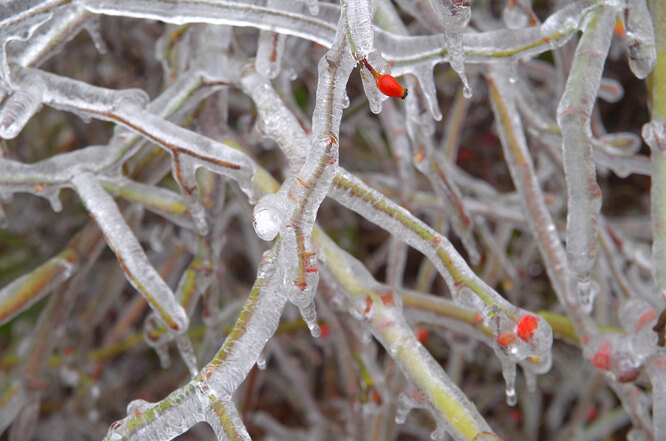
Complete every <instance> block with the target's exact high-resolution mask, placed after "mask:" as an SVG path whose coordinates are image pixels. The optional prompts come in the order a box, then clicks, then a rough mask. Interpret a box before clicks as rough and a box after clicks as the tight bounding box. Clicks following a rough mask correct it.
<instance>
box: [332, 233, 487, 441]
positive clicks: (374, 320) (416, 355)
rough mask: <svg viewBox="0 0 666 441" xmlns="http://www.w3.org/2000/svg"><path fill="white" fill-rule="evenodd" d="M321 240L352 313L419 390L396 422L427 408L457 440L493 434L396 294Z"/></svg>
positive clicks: (334, 247)
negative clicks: (411, 410) (427, 345)
mask: <svg viewBox="0 0 666 441" xmlns="http://www.w3.org/2000/svg"><path fill="white" fill-rule="evenodd" d="M319 239H320V240H321V242H322V243H324V244H325V253H326V255H325V259H326V262H327V263H328V264H329V269H330V271H331V273H332V276H333V277H335V279H336V281H337V283H339V284H340V285H341V286H342V288H343V289H344V290H346V291H347V293H348V300H349V306H348V309H349V312H350V314H352V316H354V317H356V318H357V319H359V320H360V321H362V322H364V323H366V324H367V326H368V329H369V330H370V331H371V332H372V334H373V335H374V337H375V338H377V339H378V340H379V341H380V342H381V343H382V345H383V346H384V348H385V349H386V351H387V352H388V353H389V354H390V355H391V357H393V359H394V360H395V361H396V363H397V364H398V366H399V367H400V369H401V370H402V372H403V373H404V374H405V376H406V377H407V378H408V379H409V380H410V381H411V382H412V383H413V384H414V385H415V386H417V387H418V392H417V393H416V396H417V398H416V399H414V400H409V397H406V398H407V399H408V402H407V403H405V402H404V401H405V398H403V404H402V405H401V408H400V409H399V411H398V414H397V416H396V421H398V422H400V421H401V420H402V421H404V418H405V417H406V414H407V412H408V411H409V408H411V407H413V406H414V405H417V406H418V405H421V403H424V404H425V405H426V407H427V408H428V409H429V410H431V412H432V413H433V416H434V417H435V419H436V420H437V423H438V425H440V426H441V427H442V430H446V431H447V432H448V433H450V434H451V435H452V436H453V438H454V439H456V440H469V439H473V438H474V437H475V436H477V435H478V434H479V433H483V432H490V428H489V426H488V424H487V423H486V421H485V420H484V419H483V417H481V415H480V414H479V413H478V411H477V409H476V407H475V406H474V405H473V404H472V403H471V402H470V401H469V399H467V397H466V396H465V395H464V394H463V393H462V391H460V390H459V389H458V387H457V386H456V385H455V384H454V383H453V382H452V381H451V379H450V378H449V377H448V376H447V375H446V373H445V372H444V370H443V369H442V367H441V365H440V364H439V363H437V361H436V360H435V359H434V358H433V357H432V355H430V353H429V352H428V351H427V350H426V349H425V348H424V347H423V345H422V344H421V343H420V342H419V341H418V340H417V338H416V337H415V336H414V333H413V331H412V329H411V328H410V327H409V325H408V324H407V322H406V320H405V318H404V316H403V314H402V304H401V300H400V298H399V296H398V294H397V293H395V292H393V291H392V290H391V289H390V288H389V287H387V286H384V285H381V284H380V283H378V282H377V281H376V280H375V279H374V278H373V277H372V275H371V274H370V273H369V272H368V270H367V269H366V268H365V266H364V265H363V264H362V263H361V262H359V261H358V260H357V259H355V258H353V257H352V256H350V255H348V254H346V253H345V252H343V251H342V250H340V249H339V248H338V247H337V246H336V245H335V244H333V243H332V242H331V241H330V239H328V238H325V237H323V236H322V237H320V238H319ZM350 274H351V275H352V276H351V277H350V276H349V275H350ZM421 397H423V398H421Z"/></svg>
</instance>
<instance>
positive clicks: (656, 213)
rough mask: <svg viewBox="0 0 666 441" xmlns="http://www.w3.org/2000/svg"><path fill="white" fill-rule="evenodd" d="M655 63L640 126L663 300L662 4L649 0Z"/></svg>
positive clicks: (665, 42)
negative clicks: (649, 168)
mask: <svg viewBox="0 0 666 441" xmlns="http://www.w3.org/2000/svg"><path fill="white" fill-rule="evenodd" d="M650 13H651V16H652V25H653V27H654V37H655V45H656V48H657V61H656V63H655V66H654V69H653V70H652V72H651V73H650V75H649V76H648V83H647V84H648V101H649V103H650V110H651V114H650V118H651V120H650V122H649V123H648V124H646V125H645V126H643V131H642V132H643V139H644V140H645V142H646V144H647V145H648V146H650V151H651V154H650V162H651V164H652V182H651V187H650V202H651V204H650V207H651V217H652V272H653V276H654V279H655V283H656V288H657V295H659V296H661V298H662V299H666V228H664V225H666V83H665V82H664V78H666V5H665V4H664V2H661V1H650Z"/></svg>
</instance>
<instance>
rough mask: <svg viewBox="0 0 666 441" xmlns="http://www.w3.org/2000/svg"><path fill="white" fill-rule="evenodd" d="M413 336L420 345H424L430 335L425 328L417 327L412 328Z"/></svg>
mask: <svg viewBox="0 0 666 441" xmlns="http://www.w3.org/2000/svg"><path fill="white" fill-rule="evenodd" d="M414 335H416V339H417V340H418V341H419V342H420V343H424V342H425V341H426V340H427V339H428V336H429V335H430V333H429V332H428V330H427V329H425V328H421V327H417V328H414Z"/></svg>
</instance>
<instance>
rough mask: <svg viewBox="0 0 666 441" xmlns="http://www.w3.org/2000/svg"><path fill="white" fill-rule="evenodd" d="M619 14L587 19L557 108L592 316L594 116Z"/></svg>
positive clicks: (580, 268) (596, 13)
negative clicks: (592, 129) (592, 128)
mask: <svg viewBox="0 0 666 441" xmlns="http://www.w3.org/2000/svg"><path fill="white" fill-rule="evenodd" d="M616 15H617V10H616V9H615V8H612V7H604V6H600V7H598V8H597V9H594V10H592V11H591V12H590V13H589V14H588V16H587V19H586V23H585V28H584V32H583V36H582V38H581V40H580V41H579V43H578V46H577V48H576V57H575V58H574V64H573V65H572V66H571V71H570V72H569V79H568V80H567V84H566V87H565V90H564V94H563V95H562V99H561V100H560V104H559V106H558V108H557V121H558V124H559V125H560V127H561V128H562V143H563V144H562V151H563V156H564V172H565V176H566V179H567V189H568V198H567V209H568V212H567V254H568V256H569V262H570V264H571V268H572V269H573V270H574V272H575V274H576V281H577V294H578V301H579V302H580V304H581V306H582V307H583V308H584V309H585V310H587V311H589V310H591V308H592V303H593V302H594V296H595V295H596V292H595V287H594V286H593V282H592V281H591V280H590V272H591V271H592V266H593V265H594V262H595V259H596V255H597V253H598V252H599V239H598V233H599V226H598V225H599V212H600V210H601V189H600V188H599V185H598V184H597V179H596V168H595V165H594V159H593V156H592V139H591V138H592V137H591V129H590V115H591V113H592V109H593V107H594V103H595V100H596V96H597V92H598V90H599V82H600V80H601V74H602V71H603V67H604V64H605V60H606V55H607V54H608V49H609V47H610V42H611V37H612V36H613V25H614V23H615V17H616Z"/></svg>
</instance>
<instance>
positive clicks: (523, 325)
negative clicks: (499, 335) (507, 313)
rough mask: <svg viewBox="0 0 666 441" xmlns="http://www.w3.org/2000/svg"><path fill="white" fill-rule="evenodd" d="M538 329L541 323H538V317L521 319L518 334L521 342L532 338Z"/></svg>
mask: <svg viewBox="0 0 666 441" xmlns="http://www.w3.org/2000/svg"><path fill="white" fill-rule="evenodd" d="M538 327H539V322H538V321H537V319H536V317H534V316H533V315H526V316H525V317H523V318H522V319H520V322H518V330H517V331H516V333H517V334H518V337H519V338H520V339H521V340H523V341H527V340H529V339H531V338H532V334H534V331H535V330H536V329H537V328H538Z"/></svg>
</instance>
